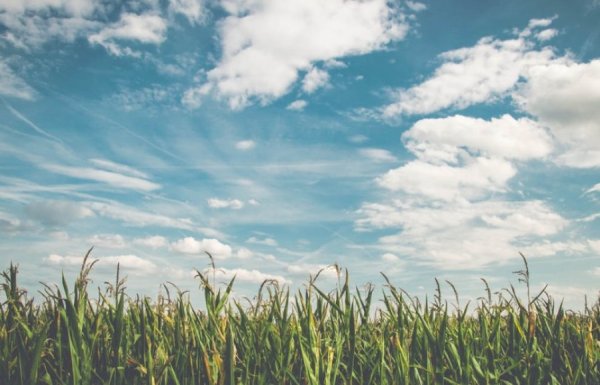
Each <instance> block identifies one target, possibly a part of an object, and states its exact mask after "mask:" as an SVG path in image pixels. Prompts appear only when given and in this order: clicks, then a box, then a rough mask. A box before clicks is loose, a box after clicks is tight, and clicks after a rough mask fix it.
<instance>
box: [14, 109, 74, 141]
mask: <svg viewBox="0 0 600 385" xmlns="http://www.w3.org/2000/svg"><path fill="white" fill-rule="evenodd" d="M2 102H3V103H4V106H5V107H6V108H7V109H8V110H9V111H10V112H11V113H12V114H13V115H14V116H15V117H17V118H18V119H20V120H21V121H23V122H25V123H26V124H27V125H28V126H29V127H31V128H33V129H34V130H35V131H36V132H37V133H38V134H41V135H43V136H45V137H47V138H49V139H52V140H55V141H57V142H58V143H60V144H64V142H63V141H62V140H61V139H60V138H57V137H56V136H54V135H52V134H50V133H49V132H48V131H46V130H44V129H43V128H41V127H40V126H38V125H37V124H35V123H33V122H32V121H31V120H29V119H27V117H26V116H25V115H23V114H22V113H20V112H19V111H17V110H16V109H14V108H13V107H12V106H11V105H10V104H8V103H7V102H6V100H4V99H2Z"/></svg>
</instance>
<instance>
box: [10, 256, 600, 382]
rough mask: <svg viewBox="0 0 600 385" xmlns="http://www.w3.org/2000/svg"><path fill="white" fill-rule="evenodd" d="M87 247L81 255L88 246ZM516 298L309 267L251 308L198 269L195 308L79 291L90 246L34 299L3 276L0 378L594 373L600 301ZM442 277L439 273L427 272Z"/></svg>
mask: <svg viewBox="0 0 600 385" xmlns="http://www.w3.org/2000/svg"><path fill="white" fill-rule="evenodd" d="M88 255H89V253H88ZM524 261H525V270H521V271H518V272H517V274H518V275H519V277H520V279H521V280H522V281H523V283H525V284H526V285H527V289H528V290H527V293H528V294H527V299H526V301H525V302H524V301H521V300H520V299H519V298H517V296H516V291H515V290H514V288H512V287H511V289H510V290H505V291H502V292H500V293H496V294H492V292H491V290H490V289H489V287H488V286H487V282H485V281H484V283H485V285H486V286H485V287H486V296H485V297H483V298H480V299H479V300H478V302H477V304H476V305H474V306H471V310H469V307H470V304H466V305H465V306H461V305H460V303H459V302H458V299H459V298H458V294H456V290H455V289H454V287H453V286H452V290H454V294H455V295H456V309H455V310H453V309H451V308H449V306H448V304H447V303H446V302H445V301H443V299H442V295H441V289H440V286H439V283H438V286H437V294H436V296H435V297H434V301H433V302H431V303H429V302H428V301H425V303H424V304H423V303H421V302H419V301H418V300H417V299H416V298H411V297H410V296H408V295H407V294H406V293H405V292H404V291H402V290H400V289H397V288H396V287H394V286H393V285H391V284H390V282H389V280H388V279H387V277H386V276H385V275H384V278H385V280H386V282H387V284H386V286H385V289H384V290H383V292H382V294H381V296H382V303H381V306H380V308H379V309H377V310H376V311H375V312H374V311H373V310H372V308H373V307H374V306H377V305H378V304H375V303H374V288H373V287H372V286H369V287H367V288H366V289H365V290H359V289H355V290H353V289H352V288H351V286H350V283H349V279H348V273H347V272H345V274H342V273H341V272H340V271H339V269H338V273H339V275H340V276H341V277H343V278H344V279H340V281H339V283H338V285H337V287H336V289H335V290H333V291H332V292H329V293H326V292H324V291H322V290H321V289H319V288H318V287H317V286H316V284H315V280H316V277H314V278H312V279H311V280H310V282H309V284H308V286H307V288H306V289H304V290H299V291H298V292H297V293H295V294H294V295H292V294H290V293H289V291H288V289H287V288H280V287H279V286H278V285H277V283H276V282H272V281H267V282H265V283H263V285H261V287H260V289H259V291H258V295H257V297H256V301H255V302H254V303H253V304H251V305H250V307H244V306H243V305H242V304H241V303H239V302H237V301H233V300H231V299H230V294H231V290H232V287H233V283H234V280H231V282H229V284H228V285H227V286H226V287H224V288H218V287H216V286H215V284H214V282H213V283H212V284H211V282H210V279H209V277H207V276H205V275H204V274H202V273H201V272H198V274H197V278H199V279H200V283H201V290H202V291H203V293H204V299H205V304H206V305H205V306H206V308H205V309H204V310H203V311H198V310H196V309H194V308H193V307H192V306H191V304H190V303H189V301H188V300H187V299H186V296H185V294H184V293H182V292H180V291H179V290H177V293H176V295H174V296H171V294H170V291H169V288H168V286H165V290H166V292H167V295H166V296H161V297H159V298H158V299H157V300H156V301H154V302H151V301H150V300H149V299H148V298H140V297H135V298H131V297H128V296H127V295H126V294H125V292H124V281H123V280H122V279H120V277H119V271H118V269H117V277H116V281H115V283H114V284H110V285H108V286H107V288H106V290H104V291H100V292H99V293H98V296H97V298H95V299H90V297H89V296H88V288H87V286H88V274H89V272H90V270H91V268H92V266H93V262H91V263H90V262H88V258H87V256H86V258H85V261H84V263H83V266H82V269H81V273H80V275H79V277H78V278H77V280H76V282H75V284H74V286H73V287H72V288H70V287H69V286H68V284H67V282H66V281H65V280H64V278H63V282H62V286H61V287H60V288H59V287H58V286H56V287H50V286H46V289H45V291H44V293H43V295H44V298H43V301H42V302H40V303H39V304H36V303H34V302H33V301H32V300H29V299H28V298H27V296H26V293H25V291H24V290H22V289H21V288H19V287H18V285H17V268H16V267H15V266H12V265H11V266H10V267H9V269H8V270H7V271H5V272H4V273H3V274H2V277H3V283H2V284H1V291H0V298H3V302H2V303H1V304H0V384H13V385H32V384H56V385H59V384H60V385H88V384H90V385H91V384H94V385H95V384H106V385H117V384H128V385H129V384H132V385H136V384H146V385H161V384H162V385H167V384H174V385H188V384H189V385H192V384H193V385H197V384H207V385H222V384H223V385H224V384H248V385H250V384H289V385H292V384H310V385H320V384H327V385H329V384H331V385H334V384H344V385H351V384H357V385H358V384H360V385H362V384H377V385H380V384H449V385H452V384H461V385H462V384H498V385H508V384H528V385H534V384H574V385H576V384H581V385H583V384H589V385H595V384H600V364H599V359H600V342H599V339H600V330H599V322H600V306H599V305H598V304H596V305H594V306H593V307H592V308H586V309H585V311H584V312H583V313H573V312H569V311H565V310H564V309H563V306H562V304H560V305H558V306H557V305H556V304H555V303H554V301H553V300H552V298H550V296H548V295H547V294H546V293H545V292H544V291H542V292H540V293H539V294H538V295H537V296H535V297H533V299H532V297H531V295H530V290H529V289H530V288H529V269H528V266H527V264H526V260H525V259H524ZM436 282H437V281H436Z"/></svg>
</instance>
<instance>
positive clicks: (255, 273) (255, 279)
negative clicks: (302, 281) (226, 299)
mask: <svg viewBox="0 0 600 385" xmlns="http://www.w3.org/2000/svg"><path fill="white" fill-rule="evenodd" d="M213 272H214V274H215V278H217V279H219V280H224V281H230V280H231V279H233V277H235V280H236V281H239V282H249V283H256V284H261V283H263V282H264V281H267V280H270V281H277V282H279V284H280V285H283V284H291V283H292V282H291V281H290V280H288V279H286V278H285V277H283V276H281V275H277V274H268V273H263V272H261V271H259V270H255V269H253V270H247V269H241V268H237V269H222V268H219V269H216V270H214V271H213V270H212V269H206V270H204V274H207V275H212V274H213Z"/></svg>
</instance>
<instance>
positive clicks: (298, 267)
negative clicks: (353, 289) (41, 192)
mask: <svg viewBox="0 0 600 385" xmlns="http://www.w3.org/2000/svg"><path fill="white" fill-rule="evenodd" d="M286 270H287V271H288V273H290V274H293V275H303V276H307V275H312V276H313V277H314V276H315V275H317V273H319V272H320V273H319V277H324V278H329V279H337V277H338V273H337V270H336V269H335V266H333V265H323V264H312V263H299V264H291V265H288V266H287V267H286Z"/></svg>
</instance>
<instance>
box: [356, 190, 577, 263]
mask: <svg viewBox="0 0 600 385" xmlns="http://www.w3.org/2000/svg"><path fill="white" fill-rule="evenodd" d="M359 215H361V216H362V218H361V219H360V220H358V221H357V223H356V224H357V226H358V227H359V228H360V227H363V228H367V229H372V228H381V229H401V231H400V232H399V233H397V234H395V235H388V236H384V237H381V238H380V240H379V245H380V247H381V248H382V249H384V250H388V251H389V252H392V253H393V252H395V250H403V251H404V252H405V253H406V254H405V255H406V257H407V258H416V259H417V260H418V261H420V262H422V263H425V264H428V265H433V266H435V267H437V268H440V269H450V270H452V269H475V268H481V267H483V266H487V265H490V264H497V263H502V262H505V261H507V260H511V259H514V258H518V257H519V256H518V251H519V250H525V247H526V246H530V247H531V243H528V242H527V239H532V238H536V237H545V236H550V235H554V234H557V233H558V232H560V231H561V230H562V229H564V228H565V226H567V225H568V221H567V220H566V219H565V218H563V217H562V216H560V215H559V214H558V213H556V212H554V211H553V210H552V209H551V208H550V207H548V206H547V205H546V204H545V203H544V202H541V201H524V202H518V201H517V202H512V201H494V200H492V201H482V202H473V203H464V202H463V203H461V204H457V203H450V204H446V205H443V206H439V205H434V204H431V202H430V201H427V200H421V201H412V202H411V201H403V200H397V201H394V202H391V203H385V204H378V203H367V204H364V205H363V206H362V208H361V209H360V210H359ZM558 250H560V249H555V251H558Z"/></svg>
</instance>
